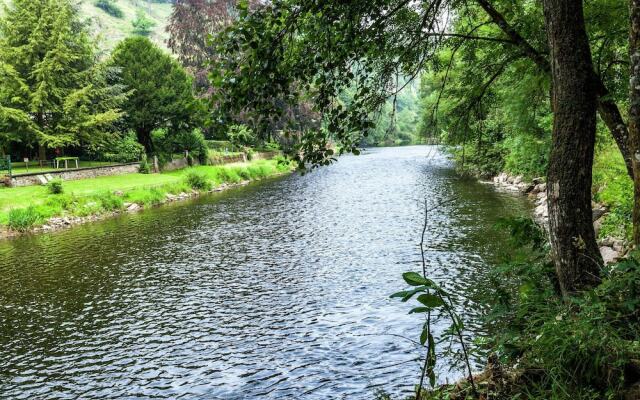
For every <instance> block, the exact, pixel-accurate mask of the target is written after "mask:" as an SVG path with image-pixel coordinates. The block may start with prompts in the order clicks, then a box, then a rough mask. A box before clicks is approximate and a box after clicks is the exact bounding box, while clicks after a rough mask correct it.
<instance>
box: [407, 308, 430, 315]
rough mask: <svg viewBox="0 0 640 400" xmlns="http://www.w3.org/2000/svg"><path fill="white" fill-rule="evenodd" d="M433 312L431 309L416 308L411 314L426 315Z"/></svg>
mask: <svg viewBox="0 0 640 400" xmlns="http://www.w3.org/2000/svg"><path fill="white" fill-rule="evenodd" d="M429 311H431V308H429V307H416V308H414V309H412V310H411V311H409V314H417V313H426V312H429Z"/></svg>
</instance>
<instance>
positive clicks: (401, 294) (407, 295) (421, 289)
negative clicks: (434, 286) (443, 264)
mask: <svg viewBox="0 0 640 400" xmlns="http://www.w3.org/2000/svg"><path fill="white" fill-rule="evenodd" d="M427 289H428V287H427V286H419V287H417V288H415V289H412V290H403V291H401V292H397V293H394V294H392V295H391V296H389V297H391V298H392V299H393V298H398V297H401V298H402V302H403V303H404V302H406V301H407V300H409V299H410V298H411V297H413V295H415V294H416V293H420V292H424V291H425V290H427Z"/></svg>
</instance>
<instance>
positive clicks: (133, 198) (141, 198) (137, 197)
mask: <svg viewBox="0 0 640 400" xmlns="http://www.w3.org/2000/svg"><path fill="white" fill-rule="evenodd" d="M126 198H127V200H129V201H130V202H131V203H136V204H140V205H143V206H155V205H158V204H161V203H162V202H164V201H165V199H166V193H165V192H164V191H162V190H160V189H158V188H152V189H137V190H133V191H131V192H129V193H127V195H126Z"/></svg>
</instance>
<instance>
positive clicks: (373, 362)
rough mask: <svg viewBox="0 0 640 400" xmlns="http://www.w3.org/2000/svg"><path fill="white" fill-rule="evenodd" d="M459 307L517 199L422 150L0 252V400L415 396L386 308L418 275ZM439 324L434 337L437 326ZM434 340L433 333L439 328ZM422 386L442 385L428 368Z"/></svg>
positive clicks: (395, 307) (469, 311) (470, 306)
mask: <svg viewBox="0 0 640 400" xmlns="http://www.w3.org/2000/svg"><path fill="white" fill-rule="evenodd" d="M425 199H426V200H427V202H428V203H429V204H430V206H433V205H435V204H436V203H438V202H442V201H447V200H449V199H454V200H452V201H448V202H446V204H444V205H442V206H441V207H440V208H438V209H437V210H435V211H433V212H431V214H430V218H429V229H428V233H427V243H426V248H427V251H426V257H427V260H428V265H429V270H430V275H431V276H432V277H434V278H435V279H437V280H438V281H439V282H441V283H442V284H443V285H446V286H447V287H448V288H450V289H451V291H453V292H455V293H456V297H457V298H458V299H460V306H459V307H460V311H461V313H462V314H463V315H464V319H465V320H466V321H467V332H466V333H467V335H468V336H476V337H481V336H482V335H485V334H487V333H486V332H485V331H484V328H483V326H482V325H481V324H480V323H479V318H478V317H479V315H480V314H481V313H482V312H483V309H484V307H483V305H482V304H478V303H477V302H476V301H475V300H474V299H475V298H476V296H475V295H476V294H478V293H479V292H482V290H483V289H484V288H486V287H487V285H488V282H487V279H486V276H487V271H488V270H489V269H490V268H491V264H492V262H494V261H495V260H497V259H498V258H499V255H500V254H503V253H504V252H508V251H509V249H508V248H506V245H505V244H504V243H503V241H502V239H503V238H504V234H503V233H502V232H500V231H498V230H497V229H495V228H494V227H493V225H494V223H495V222H496V220H497V219H498V218H500V217H505V216H510V215H521V214H523V213H525V212H526V211H527V204H526V203H525V201H524V200H523V199H521V198H517V197H514V196H512V195H507V194H501V193H497V192H496V191H495V190H494V189H493V188H492V187H491V186H488V185H484V184H481V183H478V182H475V181H473V180H465V179H462V178H460V177H458V176H457V175H456V174H455V173H454V172H453V170H452V167H451V164H450V162H449V161H448V160H447V159H446V157H444V156H443V155H442V154H441V153H440V152H438V150H437V148H435V147H428V146H415V147H401V148H380V149H372V150H369V151H367V152H365V153H364V154H363V155H361V156H358V157H354V156H346V157H342V158H341V159H340V161H339V162H338V163H336V164H334V165H332V166H330V167H326V168H322V169H320V170H317V171H315V172H313V173H310V174H307V175H304V176H300V175H298V174H293V175H290V176H286V177H281V178H277V179H272V180H267V181H263V182H259V183H255V184H251V185H249V186H247V187H243V188H238V189H233V190H230V191H227V192H223V193H219V194H214V195H208V196H204V197H201V198H199V199H197V200H194V201H190V202H187V203H182V204H173V205H169V206H165V207H161V208H157V209H153V210H147V211H144V212H142V213H139V214H135V215H125V216H122V217H118V218H114V219H111V220H107V221H103V222H100V223H95V224H91V225H85V226H80V227H76V228H73V229H70V230H66V231H61V232H56V233H51V234H38V235H33V236H25V237H21V238H16V239H12V240H7V241H3V242H1V243H0V398H3V399H5V398H6V399H22V398H24V399H58V398H59V399H75V398H81V399H122V398H171V399H174V398H181V399H263V398H267V399H268V398H274V399H276V398H277V399H288V398H291V399H300V398H304V399H336V398H337V399H340V398H344V399H371V398H372V397H373V393H374V392H375V391H376V390H377V389H379V388H382V389H384V390H385V391H387V392H390V393H392V394H394V395H406V394H407V393H409V392H410V390H411V388H412V387H413V385H414V384H415V383H416V380H417V377H418V374H419V364H418V362H417V361H415V359H416V357H418V356H419V354H420V352H419V351H418V350H417V348H416V346H415V344H413V343H412V342H411V341H409V340H406V339H403V338H400V337H398V336H395V335H402V336H405V337H407V338H409V339H414V340H417V339H418V337H419V331H420V326H421V322H422V320H421V319H420V317H418V316H415V315H407V311H408V310H409V309H410V307H411V306H410V305H409V304H407V303H401V302H399V301H397V300H394V299H389V298H388V296H389V294H391V293H393V292H395V291H398V290H402V289H404V288H405V285H404V284H403V281H402V278H401V274H402V272H405V271H408V270H416V271H418V270H420V268H421V267H420V262H419V260H420V253H419V248H418V243H419V238H420V232H421V228H422V224H423V210H424V202H425ZM443 324H444V322H443ZM443 326H444V325H443ZM439 363H440V365H441V367H440V368H439V379H440V380H441V381H445V380H447V379H454V378H456V377H457V376H459V374H460V372H459V371H460V369H459V368H454V369H453V370H452V371H449V370H448V369H447V368H446V367H445V365H444V364H446V362H443V361H442V360H439Z"/></svg>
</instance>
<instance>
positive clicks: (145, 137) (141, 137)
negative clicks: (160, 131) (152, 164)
mask: <svg viewBox="0 0 640 400" xmlns="http://www.w3.org/2000/svg"><path fill="white" fill-rule="evenodd" d="M136 134H137V136H138V142H139V143H140V144H142V145H143V146H144V150H145V153H147V154H153V141H152V140H151V132H150V131H147V130H144V129H140V130H138V131H137V132H136Z"/></svg>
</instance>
